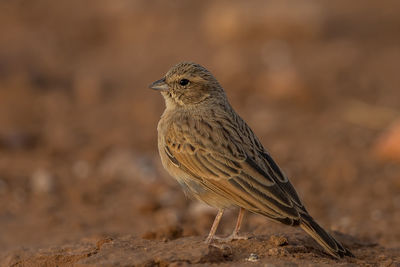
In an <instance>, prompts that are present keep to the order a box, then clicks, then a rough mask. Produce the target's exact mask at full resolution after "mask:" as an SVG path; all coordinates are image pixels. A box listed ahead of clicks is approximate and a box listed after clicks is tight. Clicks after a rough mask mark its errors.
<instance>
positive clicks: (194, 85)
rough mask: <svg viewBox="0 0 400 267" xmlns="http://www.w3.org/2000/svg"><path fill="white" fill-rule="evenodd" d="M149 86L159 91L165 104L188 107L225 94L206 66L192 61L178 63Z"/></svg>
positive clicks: (214, 99) (213, 99)
mask: <svg viewBox="0 0 400 267" xmlns="http://www.w3.org/2000/svg"><path fill="white" fill-rule="evenodd" d="M149 87H150V88H152V89H155V90H159V91H161V93H162V95H163V96H164V98H165V101H166V104H167V106H168V105H176V106H186V107H190V106H194V105H198V104H201V103H203V102H209V101H216V99H218V98H221V97H218V96H222V98H224V96H225V93H224V91H223V89H222V87H221V86H220V85H219V83H218V81H217V80H216V79H215V78H214V76H213V75H212V74H211V73H210V72H209V71H208V70H207V69H206V68H204V67H202V66H201V65H199V64H196V63H192V62H182V63H178V64H177V65H175V66H173V67H172V68H171V69H170V70H169V71H168V72H167V74H166V75H165V76H164V77H163V78H162V79H160V80H158V81H155V82H154V83H152V84H151V85H150V86H149Z"/></svg>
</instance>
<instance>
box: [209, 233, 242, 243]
mask: <svg viewBox="0 0 400 267" xmlns="http://www.w3.org/2000/svg"><path fill="white" fill-rule="evenodd" d="M249 238H250V237H249V236H247V235H238V234H231V235H229V236H227V237H219V236H215V237H214V240H216V241H218V242H231V241H233V240H247V239H249Z"/></svg>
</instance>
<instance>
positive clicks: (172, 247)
mask: <svg viewBox="0 0 400 267" xmlns="http://www.w3.org/2000/svg"><path fill="white" fill-rule="evenodd" d="M0 10H1V16H0V32H1V34H0V265H1V266H72V265H74V266H158V265H159V266H185V265H189V264H195V265H198V266H207V265H214V266H269V267H272V266H332V265H338V266H357V265H361V266H400V212H399V211H400V75H399V69H400V16H399V11H400V2H398V1H394V0H393V1H328V0H326V1H290V2H289V1H278V0H276V1H261V0H259V1H144V0H142V1H141V0H137V1H107V0H97V1H79V0H72V1H51V0H37V1H22V0H16V1H1V2H0ZM183 60H189V61H195V62H198V63H200V64H202V65H204V66H205V67H207V68H208V69H210V70H211V71H212V72H213V74H214V75H215V76H216V77H217V79H218V80H219V81H220V83H221V84H222V86H223V87H224V88H225V90H226V92H227V95H228V97H229V99H230V101H231V103H232V105H233V106H234V108H235V109H236V110H237V111H238V113H239V114H240V115H241V116H242V117H243V118H244V119H245V120H246V121H247V122H248V123H249V125H250V126H251V127H252V128H253V130H254V131H255V133H256V134H257V135H258V136H259V138H260V139H261V141H262V143H263V144H264V145H265V146H266V147H267V148H268V149H269V151H270V153H271V154H272V155H273V157H274V158H275V159H276V161H277V162H278V163H279V165H280V166H281V167H282V168H283V170H284V171H285V172H286V174H288V176H289V177H290V179H291V181H292V183H293V184H294V185H295V187H296V189H297V191H298V193H299V195H300V196H301V198H302V199H303V201H304V203H305V204H306V206H307V208H308V210H309V212H310V213H311V214H312V216H313V217H314V218H315V219H316V220H317V221H318V222H320V223H321V224H322V225H323V226H324V227H325V228H326V229H328V230H330V231H331V232H332V233H333V234H334V235H335V236H336V237H337V238H338V239H339V240H340V241H342V242H343V243H344V244H345V245H346V246H348V247H349V248H350V249H351V250H352V252H353V253H354V254H355V256H356V258H354V259H350V258H346V259H342V260H340V261H337V260H334V259H332V258H330V257H329V256H327V255H326V254H324V253H323V252H322V251H321V249H320V248H319V247H318V246H317V245H316V244H315V243H314V242H313V241H312V240H311V238H310V237H308V236H307V235H306V234H305V233H304V232H302V231H301V230H300V229H296V228H291V227H287V226H283V225H279V224H276V223H273V222H270V221H268V220H267V219H266V218H263V217H261V216H258V215H253V214H246V216H245V219H244V225H243V233H245V234H246V235H248V236H249V239H248V240H239V241H233V242H231V243H228V244H223V245H219V246H217V247H208V246H206V245H205V244H204V243H202V241H203V240H204V238H205V236H206V235H207V233H208V230H209V228H210V226H211V224H212V221H213V218H214V216H215V214H216V211H215V210H214V209H212V208H209V207H207V206H204V205H202V204H199V203H197V202H195V201H192V200H188V199H186V198H185V196H184V195H183V193H182V191H181V189H180V188H179V187H178V185H177V183H176V182H175V181H174V180H173V179H172V178H171V177H169V176H168V175H167V174H166V172H165V171H164V170H163V169H162V167H161V165H160V160H159V158H158V154H157V144H156V142H157V137H156V134H157V133H156V125H157V122H158V120H159V117H160V115H161V113H162V111H163V109H164V103H163V100H162V97H161V96H160V95H159V94H158V93H157V92H154V91H152V90H150V89H147V86H148V85H149V84H150V83H151V82H153V81H154V80H157V79H159V78H161V76H162V75H164V73H165V72H166V71H167V70H168V68H170V67H171V66H172V65H174V64H176V63H178V62H180V61H183ZM236 215H237V210H230V211H228V212H227V213H226V215H225V216H224V217H223V221H222V223H221V225H220V228H219V230H218V234H219V235H227V234H229V233H230V232H231V231H232V228H233V227H234V224H235V219H236Z"/></svg>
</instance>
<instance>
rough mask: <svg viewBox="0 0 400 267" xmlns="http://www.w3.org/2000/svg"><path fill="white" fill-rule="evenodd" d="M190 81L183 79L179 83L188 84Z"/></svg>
mask: <svg viewBox="0 0 400 267" xmlns="http://www.w3.org/2000/svg"><path fill="white" fill-rule="evenodd" d="M188 83H189V80H188V79H182V80H180V81H179V84H180V85H182V86H185V85H188Z"/></svg>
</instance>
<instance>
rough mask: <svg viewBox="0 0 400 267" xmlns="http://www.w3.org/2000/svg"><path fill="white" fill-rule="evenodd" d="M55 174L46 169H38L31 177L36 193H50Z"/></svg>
mask: <svg viewBox="0 0 400 267" xmlns="http://www.w3.org/2000/svg"><path fill="white" fill-rule="evenodd" d="M53 180H54V177H53V175H52V174H51V173H50V172H49V171H47V170H45V169H38V170H36V171H35V172H34V173H33V174H32V177H31V186H32V190H33V191H34V192H35V193H50V191H52V189H53V187H54V181H53Z"/></svg>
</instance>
